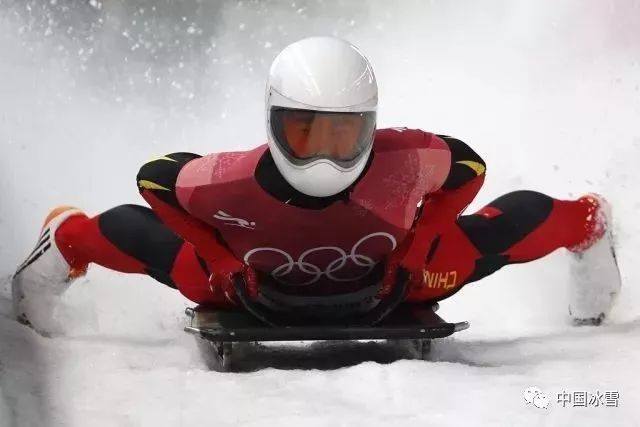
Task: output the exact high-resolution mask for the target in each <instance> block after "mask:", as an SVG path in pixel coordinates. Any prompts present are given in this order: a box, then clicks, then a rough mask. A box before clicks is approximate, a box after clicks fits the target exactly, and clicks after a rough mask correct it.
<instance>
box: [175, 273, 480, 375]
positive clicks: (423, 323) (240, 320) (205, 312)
mask: <svg viewBox="0 0 640 427" xmlns="http://www.w3.org/2000/svg"><path fill="white" fill-rule="evenodd" d="M406 283H407V275H406V272H404V271H400V272H399V273H398V277H397V283H396V286H395V287H394V289H393V290H392V293H391V295H389V296H388V297H387V298H386V299H384V300H382V301H381V302H380V303H379V304H378V305H377V306H376V307H375V308H374V309H373V310H372V311H371V312H369V313H368V314H366V315H365V316H359V317H354V318H345V319H341V320H340V321H339V322H332V323H319V322H318V321H309V320H303V319H297V320H296V319H291V318H285V316H284V315H282V314H280V313H273V312H271V311H268V310H267V309H266V308H265V307H263V306H261V305H259V304H257V303H255V302H253V301H251V300H250V299H249V298H248V296H247V293H246V288H245V284H244V281H243V280H242V279H241V278H240V279H238V278H236V280H235V281H234V286H235V287H236V292H237V293H238V298H239V300H240V302H241V305H242V306H243V308H244V309H245V310H234V311H230V310H218V309H211V308H207V307H203V306H199V307H196V308H187V309H186V314H187V316H188V317H189V318H190V324H189V326H187V327H185V331H186V332H188V333H190V334H193V335H195V336H196V337H197V340H198V345H199V347H200V349H201V351H202V352H203V355H204V356H205V359H206V360H207V364H208V365H209V368H211V369H213V370H216V371H228V370H230V364H231V356H232V353H233V348H234V344H236V343H248V342H266V341H325V340H330V341H341V340H346V341H351V340H387V341H393V342H404V343H408V344H409V345H410V347H411V348H412V350H413V352H414V353H416V354H417V357H418V358H420V359H425V358H426V357H427V356H428V353H429V349H430V341H431V340H432V339H435V338H444V337H447V336H449V335H452V334H454V333H455V332H458V331H462V330H464V329H467V328H468V327H469V323H468V322H458V323H448V322H446V321H445V320H443V319H442V318H441V317H440V316H438V315H437V314H436V310H437V309H438V305H437V304H434V305H425V304H409V303H404V304H403V303H402V302H403V300H404V296H405V293H406V286H407V285H406ZM210 356H213V359H212V358H211V357H210Z"/></svg>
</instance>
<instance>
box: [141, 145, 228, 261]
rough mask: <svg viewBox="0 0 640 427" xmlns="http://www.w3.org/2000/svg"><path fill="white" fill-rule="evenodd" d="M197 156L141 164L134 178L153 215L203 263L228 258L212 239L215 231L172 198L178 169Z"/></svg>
mask: <svg viewBox="0 0 640 427" xmlns="http://www.w3.org/2000/svg"><path fill="white" fill-rule="evenodd" d="M200 157H201V156H199V155H198V154H193V153H172V154H167V155H166V156H162V157H158V158H156V159H153V160H151V161H149V162H147V163H145V164H144V165H143V166H142V167H141V168H140V171H139V172H138V176H137V178H136V181H137V184H138V190H139V191H140V194H141V195H142V197H143V198H144V199H145V200H146V201H147V203H148V204H149V206H151V208H152V209H153V211H154V212H155V213H156V215H157V216H158V217H159V218H160V220H161V221H162V222H164V223H165V224H166V225H167V226H168V227H169V228H170V229H171V230H172V231H173V232H174V233H176V234H177V235H179V236H180V237H182V238H183V239H184V240H186V241H188V242H189V243H191V244H192V245H194V246H195V248H196V251H197V252H198V254H199V255H200V256H201V257H202V258H204V259H205V260H207V261H211V260H215V259H218V258H220V257H221V256H226V255H228V251H227V249H226V248H225V247H223V246H222V245H221V244H220V243H219V241H218V240H217V239H216V230H215V229H214V228H213V227H212V226H210V225H208V224H206V223H204V222H202V221H200V220H199V219H197V218H195V217H193V216H192V215H190V214H189V212H187V211H186V210H185V209H184V208H183V207H182V205H181V204H180V202H179V201H178V198H177V196H176V182H177V180H178V175H179V174H180V170H182V168H183V167H184V165H186V164H187V163H189V162H190V161H192V160H195V159H198V158H200Z"/></svg>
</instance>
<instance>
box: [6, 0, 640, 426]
mask: <svg viewBox="0 0 640 427" xmlns="http://www.w3.org/2000/svg"><path fill="white" fill-rule="evenodd" d="M639 28H640V2H639V1H636V0H618V1H601V0H584V1H579V0H560V1H552V0H545V1H537V2H533V1H528V0H522V1H507V0H503V1H498V0H483V1H475V2H469V1H461V0H455V1H447V2H445V1H441V2H433V1H404V0H403V1H394V2H387V1H368V2H365V1H361V2H355V1H347V0H343V1H328V0H326V1H315V2H311V1H299V0H289V1H281V2H276V1H245V2H232V1H226V2H204V1H197V0H185V1H181V2H171V1H168V0H165V1H151V0H131V1H125V0H113V1H104V2H102V1H100V0H91V1H81V0H76V1H72V0H49V1H37V0H0V277H2V281H1V286H0V426H2V427H4V426H8V427H17V426H20V427H22V426H65V427H66V426H154V427H159V426H181V425H184V426H192V425H207V426H208V425H211V426H232V425H233V426H235V425H243V426H244V425H247V426H273V425H282V426H297V425H300V426H389V425H403V426H426V425H429V426H468V425H517V426H532V425H550V426H591V425H611V426H632V425H640V411H639V410H638V406H637V402H638V399H639V398H640V389H639V385H638V378H640V342H639V341H638V340H639V339H640V320H639V319H640V317H639V315H638V311H639V308H638V302H640V290H639V289H638V286H637V283H638V280H639V279H640V267H638V266H637V265H635V262H637V253H638V250H639V249H640V225H639V224H640V223H639V221H638V211H639V209H640V192H639V191H638V185H639V184H640V180H639V179H638V170H637V169H638V164H639V161H640V32H639V31H640V30H639ZM320 34H335V35H338V36H342V37H344V38H347V39H349V40H350V41H352V42H353V43H355V44H356V45H358V46H359V47H360V48H361V49H362V50H363V51H364V52H365V53H366V55H367V56H368V57H369V58H370V60H371V62H372V63H373V65H374V69H375V71H376V74H377V77H378V81H379V85H380V110H379V121H380V125H381V126H407V127H419V128H422V129H425V130H429V131H434V132H439V133H446V134H450V135H454V136H456V137H458V138H461V139H462V140H464V141H466V142H467V143H469V144H470V145H471V146H473V147H474V148H475V149H476V150H477V151H478V153H480V154H481V155H482V156H483V157H484V158H485V160H486V161H487V163H488V172H487V181H486V184H485V186H484V188H483V190H482V191H481V193H480V194H479V196H478V198H477V200H476V201H475V202H474V204H473V205H472V206H471V208H470V209H475V208H477V207H479V206H481V205H483V204H484V203H487V202H489V201H490V200H491V199H492V198H494V197H497V196H499V195H500V194H502V193H504V192H507V191H510V190H515V189H522V188H526V189H534V190H539V191H543V192H547V193H548V194H550V195H553V196H556V197H561V198H562V197H565V198H568V197H577V196H579V195H580V194H582V193H584V192H588V191H598V192H601V193H603V194H605V195H606V196H607V197H608V198H609V199H610V200H611V202H612V203H613V206H614V215H615V220H616V231H617V239H618V245H619V248H618V251H619V261H620V266H621V269H622V276H623V280H624V290H623V292H622V294H621V295H620V299H619V303H618V305H617V307H616V308H615V310H614V312H613V313H612V317H611V319H610V320H609V321H608V322H607V324H606V325H604V326H602V327H599V328H593V327H583V328H574V327H572V326H570V325H569V323H568V321H567V297H566V290H567V282H568V280H569V277H568V273H567V254H566V253H565V252H564V251H558V252H557V253H555V254H553V255H552V256H549V257H547V258H546V259H544V260H541V261H538V262H534V263H530V264H526V265H518V266H511V267H506V268H505V269H503V270H502V271H500V272H498V273H496V274H495V275H493V276H491V277H489V278H487V279H485V280H483V281H482V282H480V283H475V284H472V285H470V286H468V287H467V288H466V289H464V290H463V291H461V292H460V293H459V294H457V295H455V296H454V297H453V298H451V299H450V300H448V301H446V302H444V303H443V304H442V309H441V314H442V315H443V317H445V318H446V319H449V320H451V321H460V320H469V321H470V322H471V325H472V326H471V329H470V330H468V331H465V332H461V333H459V334H457V335H456V336H455V338H452V339H446V340H442V341H439V342H437V343H436V344H435V345H434V352H433V361H430V362H423V361H411V360H398V361H393V362H392V363H387V362H389V361H392V360H394V358H397V354H396V352H395V351H394V350H393V349H392V348H390V347H385V346H382V345H377V344H360V345H357V344H352V345H347V344H344V345H317V344H316V345H312V346H311V347H310V348H305V347H300V346H297V347H294V348H289V349H287V348H284V349H282V348H277V349H263V350H259V351H258V350H257V351H258V354H255V355H253V356H250V357H248V362H247V363H248V365H247V369H246V370H247V372H244V373H237V374H221V373H215V372H209V371H207V370H206V369H205V367H204V365H203V364H202V362H201V361H200V359H199V356H198V353H197V351H196V348H195V345H194V342H193V339H192V337H190V336H187V335H186V334H185V333H184V332H183V331H182V328H183V326H184V315H183V310H184V308H185V307H186V306H188V305H189V304H188V301H186V300H185V299H184V298H182V297H181V296H180V295H178V294H177V293H176V292H175V291H172V290H170V289H168V288H166V287H164V286H163V285H160V284H158V283H156V282H154V281H153V280H152V279H149V278H146V277H143V276H125V275H121V274H116V273H113V272H109V271H106V270H105V269H102V268H100V267H93V268H92V270H91V271H90V274H89V275H88V277H87V278H86V279H83V280H80V281H78V282H77V283H74V285H73V287H72V288H71V289H70V291H69V292H68V293H67V294H66V295H65V296H64V298H63V299H62V301H61V310H60V311H61V312H60V316H61V318H62V319H63V323H64V326H65V333H64V334H62V335H60V336H57V337H54V338H43V337H41V336H39V335H37V334H35V333H34V332H33V331H31V330H30V329H28V328H25V327H23V326H21V325H19V324H17V323H16V322H14V321H13V320H11V318H10V291H9V287H8V280H9V276H10V275H11V274H12V273H13V271H14V269H15V266H16V265H17V264H19V263H20V262H21V261H22V259H23V257H24V256H26V254H28V253H29V251H30V250H31V249H32V245H33V244H34V243H35V240H36V238H37V234H38V231H39V227H40V225H41V222H42V220H43V218H44V216H45V215H46V213H47V212H48V210H49V209H50V208H52V207H53V206H55V205H57V204H63V203H64V204H73V205H77V206H79V207H81V208H83V209H85V210H86V211H87V212H89V213H91V214H96V213H99V212H101V211H103V210H105V209H108V208H110V207H113V206H116V205H118V204H122V203H143V201H142V200H141V198H140V197H139V196H138V194H137V189H136V185H135V176H136V173H137V171H138V168H139V167H140V165H142V164H143V163H144V162H145V161H146V160H148V159H149V158H151V157H153V156H156V155H162V154H165V153H169V152H174V151H194V152H199V153H206V152H213V151H219V150H232V149H246V148H250V147H253V146H255V145H258V144H260V143H262V142H264V140H265V131H264V116H263V97H264V92H263V90H264V82H265V76H266V72H267V69H268V66H269V64H270V62H271V60H272V59H273V57H274V56H275V55H276V53H277V52H278V51H279V49H281V48H282V47H284V46H285V45H286V44H288V43H290V42H292V41H294V40H296V39H299V38H301V37H304V36H309V35H320ZM369 359H373V361H368V360H369ZM260 368H262V369H260ZM529 386H536V387H539V388H540V389H541V390H542V391H543V392H544V393H546V394H547V395H548V396H549V400H550V404H549V407H548V408H547V409H538V408H536V407H534V406H533V405H527V404H526V403H525V401H524V399H523V391H524V390H525V389H526V388H527V387H529ZM563 391H567V392H568V393H572V392H574V391H577V392H580V391H585V392H589V393H595V392H597V391H600V392H602V393H604V392H605V391H617V392H618V393H619V396H620V397H619V401H618V407H588V408H573V407H571V405H570V404H569V405H567V407H566V408H563V406H562V405H561V404H559V403H558V402H557V399H556V395H557V394H558V393H561V392H563Z"/></svg>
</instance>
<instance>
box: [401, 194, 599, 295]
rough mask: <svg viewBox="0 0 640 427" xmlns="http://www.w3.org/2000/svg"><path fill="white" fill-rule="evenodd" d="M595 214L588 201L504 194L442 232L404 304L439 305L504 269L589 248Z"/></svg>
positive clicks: (594, 233) (594, 231) (595, 231)
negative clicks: (417, 284)
mask: <svg viewBox="0 0 640 427" xmlns="http://www.w3.org/2000/svg"><path fill="white" fill-rule="evenodd" d="M596 208H597V205H594V203H593V199H590V198H589V197H582V198H580V199H578V200H575V201H567V200H558V199H553V198H551V197H549V196H546V195H544V194H542V193H537V192H533V191H517V192H512V193H508V194H505V195H504V196H502V197H499V198H498V199H496V200H494V201H493V202H491V203H489V205H487V206H485V207H484V208H482V209H481V210H480V211H478V212H476V213H474V214H472V215H466V216H462V217H460V218H459V219H458V221H457V224H455V225H453V226H451V227H450V228H448V229H447V230H443V233H442V234H441V235H440V236H439V238H438V239H436V241H434V244H433V245H432V248H431V250H430V251H429V254H428V255H427V258H426V264H425V270H424V277H423V279H424V280H423V282H422V284H421V286H420V287H417V288H415V289H412V290H411V292H410V294H409V297H408V299H409V300H411V301H427V300H440V299H444V298H447V297H449V296H451V295H452V294H453V293H455V292H457V291H458V290H459V289H460V288H461V287H462V286H464V285H465V284H467V283H470V282H474V281H477V280H480V279H482V278H483V277H486V276H487V275H489V274H491V273H493V272H495V271H497V270H498V269H500V268H501V267H503V266H505V265H508V264H513V263H522V262H527V261H532V260H535V259H538V258H541V257H543V256H545V255H547V254H549V253H551V252H553V251H555V250H556V249H559V248H563V247H564V248H570V249H572V250H576V249H580V248H582V247H585V246H588V245H589V243H590V242H591V241H593V240H595V239H597V238H598V237H599V236H601V235H602V230H599V229H598V224H597V221H596V218H595V215H594V212H595V209H596Z"/></svg>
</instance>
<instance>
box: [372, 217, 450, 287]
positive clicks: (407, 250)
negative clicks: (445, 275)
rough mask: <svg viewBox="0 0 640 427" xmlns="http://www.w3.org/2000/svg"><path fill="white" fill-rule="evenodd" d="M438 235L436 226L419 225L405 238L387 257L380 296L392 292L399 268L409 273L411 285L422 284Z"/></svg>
mask: <svg viewBox="0 0 640 427" xmlns="http://www.w3.org/2000/svg"><path fill="white" fill-rule="evenodd" d="M437 236H438V231H437V230H436V229H435V228H434V227H429V226H422V227H417V228H416V230H415V231H413V232H412V233H411V234H410V235H409V236H407V238H405V240H404V241H403V242H402V243H401V244H400V245H399V246H398V247H397V248H396V249H395V250H394V251H393V252H392V253H391V254H390V255H389V256H388V257H387V260H386V262H385V272H384V277H383V279H382V288H381V289H380V292H379V293H378V296H379V297H381V298H384V297H385V296H387V295H389V294H390V293H391V290H392V289H393V286H394V285H395V283H396V277H397V274H398V269H399V268H404V269H405V270H407V272H408V273H409V283H408V286H409V287H414V286H420V285H421V284H422V282H423V271H424V268H425V265H426V263H427V257H428V255H429V249H430V248H431V245H432V243H433V242H434V241H435V239H436V237H437Z"/></svg>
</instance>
